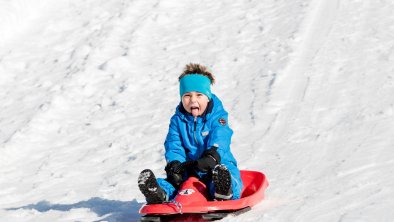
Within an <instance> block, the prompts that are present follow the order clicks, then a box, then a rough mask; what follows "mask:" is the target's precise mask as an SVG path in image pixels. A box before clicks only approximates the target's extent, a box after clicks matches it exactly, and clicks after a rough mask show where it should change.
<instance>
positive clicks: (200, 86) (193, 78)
mask: <svg viewBox="0 0 394 222" xmlns="http://www.w3.org/2000/svg"><path fill="white" fill-rule="evenodd" d="M193 91H194V92H200V93H203V94H204V95H206V96H207V97H208V99H211V98H212V93H211V80H210V79H209V78H208V77H206V76H203V75H200V74H188V75H185V76H184V77H182V79H181V80H180V84H179V93H180V96H181V98H182V96H183V94H185V93H187V92H193Z"/></svg>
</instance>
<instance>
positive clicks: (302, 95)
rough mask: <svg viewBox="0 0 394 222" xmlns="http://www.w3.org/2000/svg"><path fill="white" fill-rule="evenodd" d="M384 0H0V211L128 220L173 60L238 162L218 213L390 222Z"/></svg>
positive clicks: (156, 137)
mask: <svg viewBox="0 0 394 222" xmlns="http://www.w3.org/2000/svg"><path fill="white" fill-rule="evenodd" d="M393 11H394V2H393V1H388V0H380V1H362V0H347V1H339V0H294V1H285V0H266V1H259V0H248V1H246V0H240V1H208V0H204V1H202V0H190V1H174V0H173V1H171V0H154V1H153V0H152V1H146V0H145V1H143V0H133V1H131V0H130V1H126V0H122V1H121V0H105V1H104V0H99V1H97V0H95V1H93V0H57V1H50V0H3V1H0V175H1V176H0V221H16V222H18V221H29V222H30V221H31V222H33V221H40V222H41V221H111V222H115V221H116V222H120V221H138V220H139V214H138V210H139V208H140V207H141V206H142V205H143V203H144V202H145V200H144V197H143V195H142V194H141V193H140V192H139V190H138V186H137V177H138V174H139V172H140V171H141V170H143V169H145V168H150V169H152V170H153V171H154V172H155V174H156V175H157V176H158V177H164V176H165V173H164V166H165V159H164V156H163V154H164V147H163V142H164V139H165V136H166V133H167V130H168V124H169V119H170V117H171V116H172V114H173V113H174V111H175V107H176V105H177V104H178V103H179V94H178V82H177V77H178V75H179V74H180V73H181V71H182V69H183V67H184V66H185V65H186V64H187V63H189V62H197V63H202V64H205V65H207V66H208V67H209V68H210V69H211V70H212V71H213V73H214V74H215V76H216V80H217V84H215V85H214V86H213V89H212V90H213V92H214V93H215V94H217V95H218V96H219V97H220V98H221V99H222V101H223V103H224V106H225V108H226V109H227V111H228V112H229V115H230V117H229V124H230V126H231V127H232V128H233V130H234V136H233V141H232V147H231V148H232V151H233V153H234V155H235V157H236V158H237V160H238V164H239V168H240V169H250V170H258V171H262V172H264V173H265V174H266V176H267V177H268V180H269V182H270V186H269V187H268V189H267V191H266V199H265V200H264V201H262V202H261V203H260V204H258V205H257V206H255V207H254V208H253V209H252V211H249V212H247V213H245V214H243V215H240V216H237V217H230V218H225V219H223V221H268V222H270V221H329V222H332V221H341V222H345V221H393V218H394V211H393V210H392V209H393V207H394V198H393V197H394V150H393V149H394V115H393V111H394V107H393V104H394V14H393Z"/></svg>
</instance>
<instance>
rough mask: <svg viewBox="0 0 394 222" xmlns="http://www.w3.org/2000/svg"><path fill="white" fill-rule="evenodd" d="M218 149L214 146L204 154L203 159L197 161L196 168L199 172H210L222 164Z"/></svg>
mask: <svg viewBox="0 0 394 222" xmlns="http://www.w3.org/2000/svg"><path fill="white" fill-rule="evenodd" d="M217 149H218V148H217V147H215V146H213V147H211V148H210V149H208V150H206V151H205V152H204V153H203V154H202V156H201V158H200V159H198V160H197V164H196V166H197V169H198V170H200V171H202V172H208V171H210V170H212V169H213V168H214V167H215V166H216V165H217V164H219V163H220V160H221V158H220V155H219V153H218V152H217Z"/></svg>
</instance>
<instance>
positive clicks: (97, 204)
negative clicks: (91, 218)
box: [6, 197, 143, 222]
mask: <svg viewBox="0 0 394 222" xmlns="http://www.w3.org/2000/svg"><path fill="white" fill-rule="evenodd" d="M142 205H143V204H142V203H138V202H137V201H136V200H133V201H118V200H106V199H103V198H99V197H94V198H91V199H89V200H86V201H81V202H78V203H75V204H53V203H50V202H48V201H40V202H38V203H36V204H29V205H27V206H22V207H16V208H8V209H6V210H19V209H29V210H31V209H34V210H37V211H39V212H47V211H50V210H58V211H69V210H71V209H76V208H88V209H90V210H91V211H92V212H94V213H96V214H97V216H99V217H102V216H105V215H108V216H106V217H104V218H102V219H100V220H98V221H108V222H134V221H139V218H140V215H139V214H138V210H139V209H140V208H141V206H142Z"/></svg>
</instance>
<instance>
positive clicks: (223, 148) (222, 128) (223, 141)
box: [207, 110, 233, 157]
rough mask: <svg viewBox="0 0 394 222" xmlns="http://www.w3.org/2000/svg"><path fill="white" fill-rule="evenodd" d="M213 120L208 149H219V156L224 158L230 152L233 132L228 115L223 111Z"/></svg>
mask: <svg viewBox="0 0 394 222" xmlns="http://www.w3.org/2000/svg"><path fill="white" fill-rule="evenodd" d="M212 119H213V120H212V121H213V122H212V125H211V131H210V133H209V140H208V144H207V145H208V146H207V147H208V148H209V147H217V152H218V153H219V155H220V156H221V157H224V156H225V154H226V153H227V152H230V143H231V136H232V135H233V130H232V129H231V128H230V127H229V125H228V114H227V112H226V111H224V110H223V111H222V112H220V113H219V114H218V115H215V116H214V117H213V118H212Z"/></svg>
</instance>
